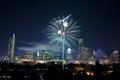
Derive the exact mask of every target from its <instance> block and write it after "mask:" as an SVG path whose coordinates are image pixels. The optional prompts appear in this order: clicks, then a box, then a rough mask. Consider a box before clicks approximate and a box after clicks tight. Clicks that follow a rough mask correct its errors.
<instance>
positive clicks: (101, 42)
mask: <svg viewBox="0 0 120 80" xmlns="http://www.w3.org/2000/svg"><path fill="white" fill-rule="evenodd" d="M119 8H120V6H119V2H117V1H114V0H110V1H107V0H104V1H96V0H92V1H89V0H86V1H79V0H74V1H73V0H61V1H55V0H51V1H47V0H46V1H45V0H41V1H32V0H26V1H24V0H21V1H15V0H13V1H9V0H6V1H0V10H1V13H0V27H1V29H0V44H1V46H0V53H2V54H5V53H6V52H7V48H8V39H9V37H11V36H12V34H13V33H15V34H16V42H15V54H17V55H20V53H21V52H22V51H24V50H32V49H35V50H37V49H39V48H41V47H42V48H44V49H46V48H47V49H48V48H50V49H51V47H50V46H49V43H48V40H47V38H46V36H45V35H44V34H43V31H44V30H45V29H46V27H47V26H48V25H49V22H50V21H51V20H52V19H53V18H56V17H58V16H63V15H64V16H67V15H69V14H72V18H73V19H74V20H75V21H77V25H79V26H80V30H81V33H80V36H81V37H80V38H83V39H84V45H85V46H87V47H88V48H90V49H95V50H97V49H98V48H101V49H103V50H105V51H114V50H120V45H119V44H120V37H119V34H120V28H119V26H120V24H119V21H120V10H119Z"/></svg>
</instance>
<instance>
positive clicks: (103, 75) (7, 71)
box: [0, 62, 120, 80]
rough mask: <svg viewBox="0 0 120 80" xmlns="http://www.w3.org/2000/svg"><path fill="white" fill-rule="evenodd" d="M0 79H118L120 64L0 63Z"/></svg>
mask: <svg viewBox="0 0 120 80" xmlns="http://www.w3.org/2000/svg"><path fill="white" fill-rule="evenodd" d="M0 80H120V64H109V65H100V64H98V63H97V64H96V65H88V64H67V65H65V69H64V70H63V69H62V66H61V65H60V64H54V63H51V64H15V63H6V62H1V63H0Z"/></svg>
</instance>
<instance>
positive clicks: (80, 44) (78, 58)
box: [77, 38, 84, 60]
mask: <svg viewBox="0 0 120 80" xmlns="http://www.w3.org/2000/svg"><path fill="white" fill-rule="evenodd" d="M78 43H79V53H78V54H77V60H81V59H82V56H83V48H84V42H83V39H82V38H81V39H79V42H78Z"/></svg>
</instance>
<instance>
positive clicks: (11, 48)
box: [6, 34, 15, 59]
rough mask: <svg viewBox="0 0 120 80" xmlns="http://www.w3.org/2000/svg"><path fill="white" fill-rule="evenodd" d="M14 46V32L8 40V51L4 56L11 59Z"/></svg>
mask: <svg viewBox="0 0 120 80" xmlns="http://www.w3.org/2000/svg"><path fill="white" fill-rule="evenodd" d="M14 47H15V34H13V36H12V37H10V38H9V40H8V52H7V56H6V58H8V59H13V55H14Z"/></svg>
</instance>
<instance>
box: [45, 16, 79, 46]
mask: <svg viewBox="0 0 120 80" xmlns="http://www.w3.org/2000/svg"><path fill="white" fill-rule="evenodd" d="M70 16H71V15H68V16H67V17H58V18H54V19H53V20H52V21H51V22H50V24H49V25H48V27H47V28H46V30H45V31H46V35H47V39H48V40H49V43H50V44H51V45H52V46H59V45H61V44H62V37H61V35H64V44H65V46H67V47H70V46H71V45H75V44H76V42H78V39H79V37H80V26H78V25H76V23H77V22H76V21H73V19H72V18H70ZM63 22H64V24H63ZM63 27H64V28H63ZM63 29H64V32H63V31H62V30H63Z"/></svg>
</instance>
